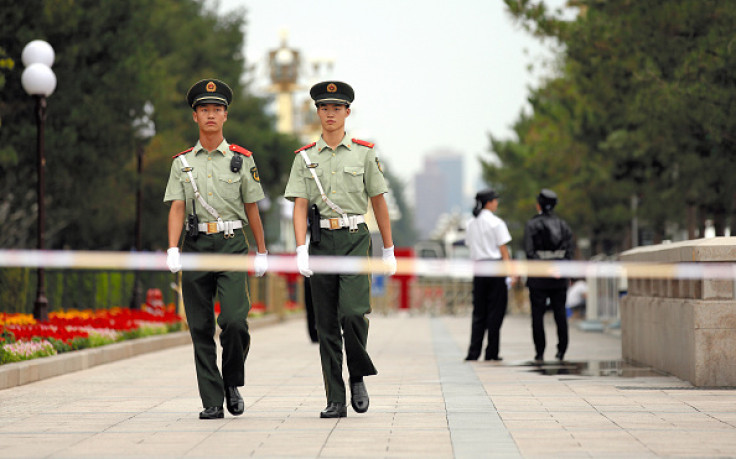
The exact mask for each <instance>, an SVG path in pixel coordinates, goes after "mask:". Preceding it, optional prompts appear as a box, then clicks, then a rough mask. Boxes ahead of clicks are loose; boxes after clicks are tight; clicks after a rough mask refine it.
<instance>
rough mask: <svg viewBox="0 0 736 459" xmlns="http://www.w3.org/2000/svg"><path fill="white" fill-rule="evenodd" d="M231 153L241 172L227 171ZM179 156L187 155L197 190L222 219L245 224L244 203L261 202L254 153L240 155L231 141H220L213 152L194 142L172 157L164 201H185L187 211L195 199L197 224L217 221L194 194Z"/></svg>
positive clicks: (190, 210)
mask: <svg viewBox="0 0 736 459" xmlns="http://www.w3.org/2000/svg"><path fill="white" fill-rule="evenodd" d="M233 155H239V156H240V157H242V158H243V166H242V167H241V168H240V171H238V172H233V171H231V170H230V161H231V160H232V157H233ZM181 156H186V158H187V162H188V163H189V165H190V166H191V167H192V176H193V177H194V180H195V181H196V182H197V189H198V190H199V193H200V194H201V195H202V197H203V198H204V199H205V201H207V203H208V204H209V205H211V206H212V207H214V208H215V210H217V212H218V213H219V214H220V217H221V218H222V219H223V220H225V221H228V220H242V221H243V222H245V223H248V219H247V217H246V215H245V208H244V207H243V204H244V203H251V202H256V201H260V200H261V199H263V198H264V194H263V189H262V188H261V183H260V177H259V176H258V169H257V168H256V163H255V160H254V159H253V156H252V155H251V156H246V155H241V154H239V153H235V152H233V151H231V150H230V144H229V143H227V141H225V140H223V141H222V143H221V144H220V145H218V147H217V148H216V149H215V150H213V151H207V150H205V149H204V148H203V147H202V145H201V144H200V143H199V142H197V144H196V145H195V146H194V148H193V149H192V150H191V151H189V152H187V153H184V154H183V155H180V156H177V157H176V158H174V161H173V163H172V164H171V173H170V174H169V182H168V183H167V184H166V193H165V194H164V202H171V201H180V200H186V205H187V214H190V213H191V212H192V201H193V200H194V201H196V209H197V218H198V219H199V222H200V223H205V222H214V221H217V219H216V218H215V217H213V216H212V214H210V213H209V212H207V209H205V208H204V206H202V204H201V203H200V202H199V201H198V200H197V198H195V197H194V188H193V187H192V184H191V183H190V181H189V174H187V173H186V172H183V171H182V168H183V167H184V165H183V164H182V163H181V159H180V157H181Z"/></svg>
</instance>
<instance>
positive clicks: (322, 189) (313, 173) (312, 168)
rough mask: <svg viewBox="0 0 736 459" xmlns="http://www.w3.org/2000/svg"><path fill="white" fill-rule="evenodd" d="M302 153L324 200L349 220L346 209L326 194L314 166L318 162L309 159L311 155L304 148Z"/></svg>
mask: <svg viewBox="0 0 736 459" xmlns="http://www.w3.org/2000/svg"><path fill="white" fill-rule="evenodd" d="M299 154H300V155H302V159H304V162H305V163H306V164H307V169H309V172H311V173H312V177H314V181H315V183H316V184H317V188H318V189H319V193H320V195H322V200H323V201H324V202H325V204H327V205H328V206H329V207H330V209H332V210H334V211H335V212H337V213H338V214H339V215H340V216H342V217H343V218H344V219H345V221H348V215H347V213H345V211H344V210H342V209H341V208H340V206H338V205H337V204H335V203H334V202H332V201H331V200H330V198H328V197H327V194H325V190H324V188H322V183H321V182H320V181H319V177H317V172H315V170H314V168H315V166H316V164H314V163H312V161H311V160H310V159H309V156H307V152H306V151H304V150H302V151H300V152H299Z"/></svg>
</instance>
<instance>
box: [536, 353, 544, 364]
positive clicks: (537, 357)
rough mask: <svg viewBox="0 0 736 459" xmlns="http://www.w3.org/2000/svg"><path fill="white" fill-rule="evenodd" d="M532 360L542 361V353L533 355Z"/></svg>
mask: <svg viewBox="0 0 736 459" xmlns="http://www.w3.org/2000/svg"><path fill="white" fill-rule="evenodd" d="M534 361H535V362H543V361H544V357H542V354H537V355H535V356H534Z"/></svg>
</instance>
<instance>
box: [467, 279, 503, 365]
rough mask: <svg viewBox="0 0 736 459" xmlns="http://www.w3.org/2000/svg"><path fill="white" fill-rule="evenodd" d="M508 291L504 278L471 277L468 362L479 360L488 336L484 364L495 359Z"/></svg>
mask: <svg viewBox="0 0 736 459" xmlns="http://www.w3.org/2000/svg"><path fill="white" fill-rule="evenodd" d="M507 304H508V289H507V288H506V278H505V277H480V276H475V277H473V322H472V325H471V328H470V347H468V355H467V357H466V359H467V360H478V357H479V356H480V351H481V348H482V347H483V337H484V336H485V334H486V332H488V344H487V346H486V355H485V359H486V360H491V359H497V358H498V348H499V341H500V334H501V324H502V323H503V317H504V316H505V315H506V307H507Z"/></svg>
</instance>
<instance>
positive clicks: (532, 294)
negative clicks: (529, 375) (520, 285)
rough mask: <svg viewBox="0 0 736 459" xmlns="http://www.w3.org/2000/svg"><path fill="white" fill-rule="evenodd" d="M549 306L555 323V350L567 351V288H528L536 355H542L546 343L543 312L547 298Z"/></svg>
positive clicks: (561, 352) (545, 309)
mask: <svg viewBox="0 0 736 459" xmlns="http://www.w3.org/2000/svg"><path fill="white" fill-rule="evenodd" d="M548 299H549V308H550V309H552V313H553V314H554V317H555V323H556V324H557V352H558V353H560V354H562V355H564V354H565V351H567V344H568V335H567V311H566V310H565V301H566V299H567V288H552V289H546V288H531V287H530V288H529V301H530V302H531V304H532V337H533V338H534V349H535V350H536V356H540V357H541V356H543V355H544V348H545V347H546V345H547V342H546V338H545V336H544V313H545V312H546V311H547V307H548V306H547V300H548Z"/></svg>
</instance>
